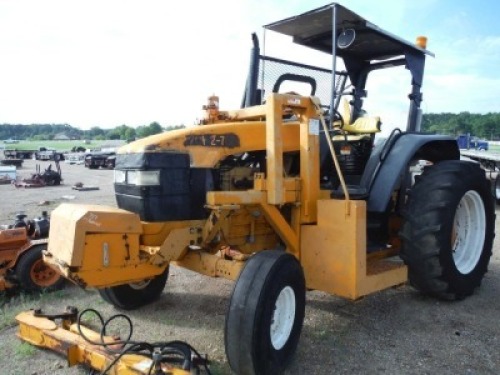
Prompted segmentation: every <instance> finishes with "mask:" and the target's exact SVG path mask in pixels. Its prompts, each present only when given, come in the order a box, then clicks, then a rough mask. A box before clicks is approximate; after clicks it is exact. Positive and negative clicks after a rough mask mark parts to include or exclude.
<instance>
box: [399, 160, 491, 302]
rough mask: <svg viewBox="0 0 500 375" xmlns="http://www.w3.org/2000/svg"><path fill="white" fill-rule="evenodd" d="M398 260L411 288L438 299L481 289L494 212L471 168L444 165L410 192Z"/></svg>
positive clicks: (481, 176) (479, 174)
mask: <svg viewBox="0 0 500 375" xmlns="http://www.w3.org/2000/svg"><path fill="white" fill-rule="evenodd" d="M405 219H406V221H405V223H404V225H403V229H402V232H401V233H400V235H401V238H402V248H401V258H402V259H403V260H404V261H405V263H406V264H407V265H408V269H409V280H410V283H411V284H412V285H413V286H414V287H416V288H417V289H419V290H420V291H422V292H424V293H426V294H429V295H433V296H436V297H439V298H443V299H448V300H452V299H462V298H464V297H466V296H469V295H471V294H472V293H473V292H474V289H475V288H477V287H478V286H479V285H480V284H481V280H482V279H483V277H484V274H485V273H486V272H487V269H488V263H489V261H490V257H491V249H492V245H493V237H494V229H495V211H494V203H493V200H492V195H491V191H490V184H489V182H488V181H487V179H486V176H485V173H484V171H483V170H482V169H481V168H480V167H479V165H478V164H476V163H470V162H463V161H458V160H450V161H443V162H440V163H438V164H435V165H434V166H432V167H429V168H427V169H426V170H425V171H424V173H423V174H422V175H421V176H420V178H419V179H418V180H417V181H416V183H415V185H414V187H413V188H412V190H411V192H410V195H409V198H408V203H407V213H406V218H405Z"/></svg>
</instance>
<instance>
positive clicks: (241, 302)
mask: <svg viewBox="0 0 500 375" xmlns="http://www.w3.org/2000/svg"><path fill="white" fill-rule="evenodd" d="M304 311H305V281H304V273H303V270H302V267H301V265H300V263H299V262H298V261H297V259H296V258H295V257H294V256H292V255H290V254H287V253H285V252H283V251H278V250H266V251H262V252H260V253H257V254H256V255H254V256H252V257H251V258H250V259H249V260H248V261H247V264H246V265H245V268H244V269H243V270H242V272H241V274H240V276H239V278H238V281H237V282H236V285H235V287H234V290H233V293H232V295H231V302H230V304H229V310H228V312H227V315H226V325H225V332H224V344H225V349H226V354H227V358H228V360H229V364H230V366H231V368H232V369H233V371H234V372H235V373H237V374H240V375H249V374H251V375H254V374H259V375H266V374H279V373H281V372H282V371H283V370H284V369H285V367H286V366H287V365H288V364H289V363H290V361H291V359H292V358H293V354H294V353H295V349H296V348H297V344H298V342H299V338H300V332H301V330H302V324H303V321H304Z"/></svg>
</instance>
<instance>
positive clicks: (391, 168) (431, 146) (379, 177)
mask: <svg viewBox="0 0 500 375" xmlns="http://www.w3.org/2000/svg"><path fill="white" fill-rule="evenodd" d="M385 155H386V156H385V159H383V160H382V161H381V164H380V166H379V168H378V173H377V174H376V176H375V178H374V180H373V182H372V184H371V189H370V196H369V198H368V212H379V213H382V212H385V211H386V209H387V205H388V204H389V200H390V199H391V196H392V193H393V191H394V190H395V189H396V188H397V187H398V185H399V183H400V181H401V177H402V176H403V175H404V173H406V171H407V169H408V163H409V162H410V161H411V160H428V161H431V162H433V163H436V162H439V161H441V160H458V159H460V151H459V149H458V145H457V142H456V140H455V139H453V138H451V137H448V136H443V135H429V134H418V133H404V134H401V136H400V137H399V138H398V139H397V140H396V141H395V142H394V145H393V146H392V148H391V149H390V150H389V152H386V153H385ZM376 157H379V155H376Z"/></svg>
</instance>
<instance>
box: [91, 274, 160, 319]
mask: <svg viewBox="0 0 500 375" xmlns="http://www.w3.org/2000/svg"><path fill="white" fill-rule="evenodd" d="M167 279H168V267H167V268H166V269H165V271H164V272H163V273H162V274H160V275H158V276H155V277H153V278H152V279H149V280H144V281H142V282H139V283H130V284H123V285H118V286H112V287H109V288H102V289H98V291H99V294H100V295H101V297H102V299H103V300H105V301H106V302H108V303H109V304H111V305H113V306H115V307H117V308H119V309H122V310H135V309H137V308H139V307H141V306H144V305H147V304H150V303H151V302H154V301H156V300H157V299H158V298H159V297H160V295H161V293H162V292H163V289H164V288H165V285H166V283H167Z"/></svg>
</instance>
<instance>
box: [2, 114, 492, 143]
mask: <svg viewBox="0 0 500 375" xmlns="http://www.w3.org/2000/svg"><path fill="white" fill-rule="evenodd" d="M183 128H185V126H184V125H178V126H167V127H162V126H161V125H160V124H159V123H157V122H152V123H151V124H149V125H143V126H138V127H136V128H133V127H131V126H127V125H120V126H117V127H115V128H113V129H102V128H100V127H97V126H94V127H92V128H90V129H89V130H81V129H78V128H75V127H72V126H71V125H68V124H32V125H11V124H0V139H3V140H6V139H23V140H34V141H40V140H52V139H54V137H55V136H56V135H58V134H64V135H66V136H67V137H69V138H71V139H90V140H92V139H95V140H104V139H121V140H125V141H131V140H134V139H138V138H144V137H147V136H149V135H153V134H158V133H161V132H163V131H168V130H175V129H183ZM422 131H424V132H430V133H436V134H446V135H451V136H453V137H456V136H458V135H460V134H466V133H469V134H471V135H474V136H477V137H479V138H484V139H489V140H500V113H486V114H477V113H469V112H461V113H426V114H424V115H423V117H422Z"/></svg>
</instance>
